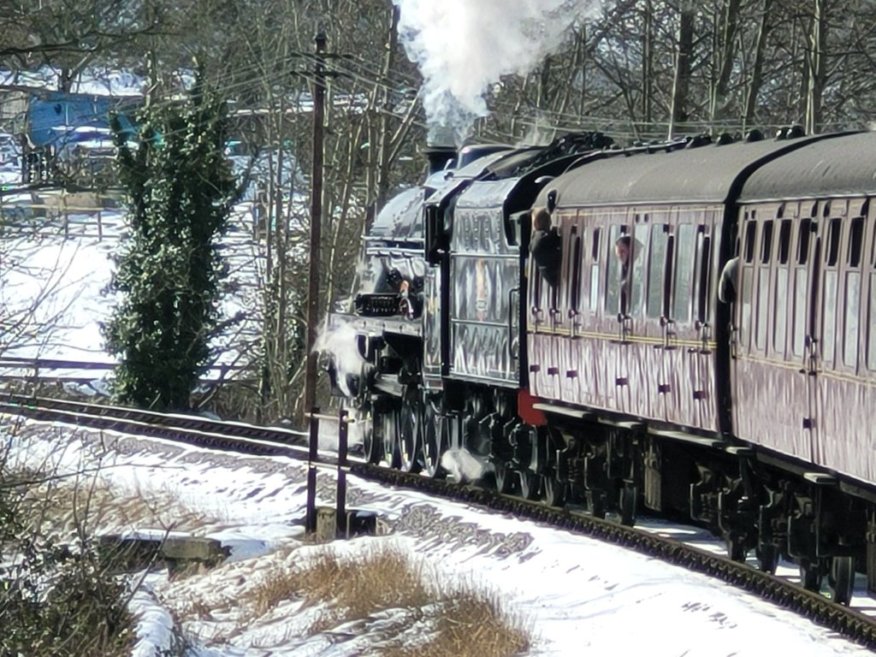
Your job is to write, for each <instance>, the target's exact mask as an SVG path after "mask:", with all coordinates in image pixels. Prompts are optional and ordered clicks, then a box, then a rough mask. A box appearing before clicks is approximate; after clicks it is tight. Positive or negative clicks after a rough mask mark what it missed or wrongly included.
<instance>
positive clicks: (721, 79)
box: [709, 0, 741, 121]
mask: <svg viewBox="0 0 876 657" xmlns="http://www.w3.org/2000/svg"><path fill="white" fill-rule="evenodd" d="M740 2H741V0H727V1H726V2H725V3H724V7H723V12H722V15H723V20H722V21H721V24H722V27H723V29H722V30H721V35H720V37H719V40H718V44H717V48H716V53H715V56H716V57H715V58H716V64H717V66H716V68H717V70H718V75H717V77H716V79H715V84H714V87H713V88H712V97H711V103H710V104H711V111H710V112H709V113H710V115H711V118H712V121H716V120H717V121H720V120H721V119H722V118H724V117H725V115H726V114H727V87H728V86H729V84H730V76H731V74H732V73H733V60H734V55H735V44H736V32H737V26H738V25H739V5H740Z"/></svg>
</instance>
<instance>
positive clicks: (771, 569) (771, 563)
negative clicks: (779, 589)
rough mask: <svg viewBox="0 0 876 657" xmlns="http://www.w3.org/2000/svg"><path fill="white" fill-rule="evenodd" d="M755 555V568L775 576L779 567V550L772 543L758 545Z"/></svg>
mask: <svg viewBox="0 0 876 657" xmlns="http://www.w3.org/2000/svg"><path fill="white" fill-rule="evenodd" d="M755 554H756V555H757V567H758V568H760V569H761V570H762V571H763V572H765V573H770V574H771V575H775V574H776V568H778V567H779V548H777V547H776V546H775V545H773V544H772V543H766V544H762V545H758V547H757V549H756V550H755Z"/></svg>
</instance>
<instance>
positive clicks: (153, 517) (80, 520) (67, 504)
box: [27, 479, 210, 535]
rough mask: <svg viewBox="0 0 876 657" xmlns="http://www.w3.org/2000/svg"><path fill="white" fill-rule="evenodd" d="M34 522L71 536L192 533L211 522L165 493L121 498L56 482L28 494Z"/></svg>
mask: <svg viewBox="0 0 876 657" xmlns="http://www.w3.org/2000/svg"><path fill="white" fill-rule="evenodd" d="M27 497H28V505H29V507H30V509H31V511H32V512H33V513H32V514H31V518H32V519H33V520H36V521H39V522H40V523H41V525H42V528H43V530H46V529H47V528H51V531H53V532H54V533H56V534H62V535H63V534H69V533H70V532H72V531H73V530H74V528H78V529H79V530H80V531H81V530H82V528H83V527H84V528H86V529H88V530H89V531H100V532H112V531H124V530H130V529H134V528H144V527H149V528H153V529H162V530H165V531H170V530H174V531H191V530H194V529H197V528H199V527H203V526H204V525H205V524H207V523H208V522H210V519H209V518H207V517H206V516H204V515H203V514H201V513H198V512H196V511H192V510H190V509H187V508H185V507H183V506H182V505H180V504H179V502H178V501H176V499H175V498H174V496H172V495H170V494H164V493H149V494H148V495H146V494H143V493H134V494H120V493H119V491H117V490H113V489H112V488H110V487H109V486H107V485H105V484H103V483H101V482H98V481H95V480H94V479H91V480H78V481H77V480H74V479H65V480H55V481H50V482H49V483H48V484H44V485H40V486H35V487H33V488H31V489H30V491H29V494H28V496H27Z"/></svg>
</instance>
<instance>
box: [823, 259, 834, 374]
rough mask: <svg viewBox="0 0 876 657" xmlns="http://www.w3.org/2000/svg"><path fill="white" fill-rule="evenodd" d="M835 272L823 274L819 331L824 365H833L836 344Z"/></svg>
mask: <svg viewBox="0 0 876 657" xmlns="http://www.w3.org/2000/svg"><path fill="white" fill-rule="evenodd" d="M836 276H837V274H836V272H835V271H826V272H824V303H823V305H822V315H821V321H822V323H823V327H822V331H821V348H822V358H823V359H824V362H825V363H828V364H829V363H833V355H834V347H835V342H836Z"/></svg>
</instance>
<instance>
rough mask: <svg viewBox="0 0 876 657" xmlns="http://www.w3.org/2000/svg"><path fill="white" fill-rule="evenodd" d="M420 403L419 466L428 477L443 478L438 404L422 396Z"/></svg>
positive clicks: (442, 428) (441, 423)
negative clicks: (421, 412)
mask: <svg viewBox="0 0 876 657" xmlns="http://www.w3.org/2000/svg"><path fill="white" fill-rule="evenodd" d="M421 403H422V410H423V414H422V418H423V430H422V431H421V432H420V438H421V440H420V457H419V459H420V465H421V466H422V468H423V472H425V473H426V474H427V475H429V476H430V477H434V478H436V479H438V478H443V477H444V475H445V474H446V473H445V472H444V468H442V467H441V453H442V452H443V450H444V439H443V436H444V426H443V420H442V419H441V414H440V402H439V401H438V400H437V399H434V398H430V397H429V396H428V395H424V399H423V401H422V402H421Z"/></svg>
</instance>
